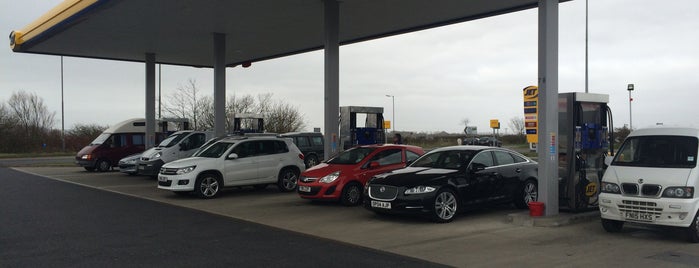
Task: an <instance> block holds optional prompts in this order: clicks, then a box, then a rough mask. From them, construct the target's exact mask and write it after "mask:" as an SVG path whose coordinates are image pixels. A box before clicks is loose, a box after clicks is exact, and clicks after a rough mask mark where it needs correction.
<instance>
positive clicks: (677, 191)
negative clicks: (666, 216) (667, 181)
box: [663, 187, 694, 198]
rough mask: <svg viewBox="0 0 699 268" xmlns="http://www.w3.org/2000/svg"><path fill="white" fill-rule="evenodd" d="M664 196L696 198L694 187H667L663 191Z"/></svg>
mask: <svg viewBox="0 0 699 268" xmlns="http://www.w3.org/2000/svg"><path fill="white" fill-rule="evenodd" d="M663 197H669V198H694V187H667V189H665V191H663Z"/></svg>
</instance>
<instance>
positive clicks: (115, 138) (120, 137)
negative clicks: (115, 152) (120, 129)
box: [107, 134, 126, 148]
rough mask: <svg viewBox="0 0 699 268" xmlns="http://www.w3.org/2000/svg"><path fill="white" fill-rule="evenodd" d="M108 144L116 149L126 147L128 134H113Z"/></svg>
mask: <svg viewBox="0 0 699 268" xmlns="http://www.w3.org/2000/svg"><path fill="white" fill-rule="evenodd" d="M107 144H108V145H109V146H111V147H114V148H116V147H123V146H126V134H113V135H112V136H111V137H109V139H108V140H107Z"/></svg>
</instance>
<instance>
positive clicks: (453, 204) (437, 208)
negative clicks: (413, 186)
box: [432, 189, 459, 223]
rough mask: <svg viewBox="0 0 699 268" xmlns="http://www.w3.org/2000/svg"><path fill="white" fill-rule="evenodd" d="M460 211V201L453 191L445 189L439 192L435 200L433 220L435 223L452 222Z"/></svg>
mask: <svg viewBox="0 0 699 268" xmlns="http://www.w3.org/2000/svg"><path fill="white" fill-rule="evenodd" d="M458 210H459V200H458V198H457V197H456V194H454V191H452V190H451V189H443V190H440V191H439V192H437V196H436V197H435V198H434V210H433V211H432V213H433V215H432V219H433V220H434V221H435V222H440V223H444V222H450V221H452V220H453V219H454V216H456V212H457V211H458Z"/></svg>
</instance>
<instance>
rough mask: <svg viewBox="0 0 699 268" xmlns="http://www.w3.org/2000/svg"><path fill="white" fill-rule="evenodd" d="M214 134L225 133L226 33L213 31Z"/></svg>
mask: <svg viewBox="0 0 699 268" xmlns="http://www.w3.org/2000/svg"><path fill="white" fill-rule="evenodd" d="M195 127H196V126H195ZM214 134H215V135H216V136H223V135H225V134H226V35H225V34H222V33H214Z"/></svg>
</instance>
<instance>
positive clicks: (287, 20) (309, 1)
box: [10, 0, 538, 67]
mask: <svg viewBox="0 0 699 268" xmlns="http://www.w3.org/2000/svg"><path fill="white" fill-rule="evenodd" d="M339 3H340V8H339V12H340V14H339V33H338V34H339V42H340V45H344V44H350V43H354V42H361V41H366V40H371V39H375V38H381V37H386V36H391V35H396V34H401V33H407V32H412V31H417V30H423V29H428V28H433V27H438V26H443V25H448V24H453V23H458V22H464V21H469V20H474V19H479V18H484V17H489V16H494V15H499V14H504V13H509V12H515V11H519V10H524V9H529V8H535V7H537V4H538V1H537V0H497V1H493V0H439V1H424V0H345V1H339ZM531 23H536V22H535V21H532V22H531ZM323 27H324V26H323V0H283V1H269V0H262V1H260V0H226V1H220V0H168V1H162V0H67V1H64V2H63V3H61V4H60V5H58V6H57V7H55V8H54V9H53V10H51V11H49V12H48V13H46V15H44V16H42V17H40V18H39V19H37V20H36V21H35V22H33V23H31V24H30V25H27V26H26V27H24V28H22V29H19V30H16V31H15V32H13V34H11V37H10V39H11V40H10V43H11V47H12V49H13V50H14V51H15V52H26V53H37V54H49V55H62V56H74V57H87V58H98V59H110V60H124V61H136V62H143V61H144V55H145V53H153V54H155V55H156V62H158V63H163V64H173V65H185V66H198V67H212V64H213V56H212V47H213V42H214V41H213V38H212V34H213V33H222V34H225V38H226V40H225V43H226V51H225V64H226V66H229V67H230V66H235V65H238V64H241V63H246V62H255V61H261V60H266V59H272V58H277V57H283V56H287V55H293V54H297V53H303V52H307V51H313V50H319V49H323V46H324V32H323Z"/></svg>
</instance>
